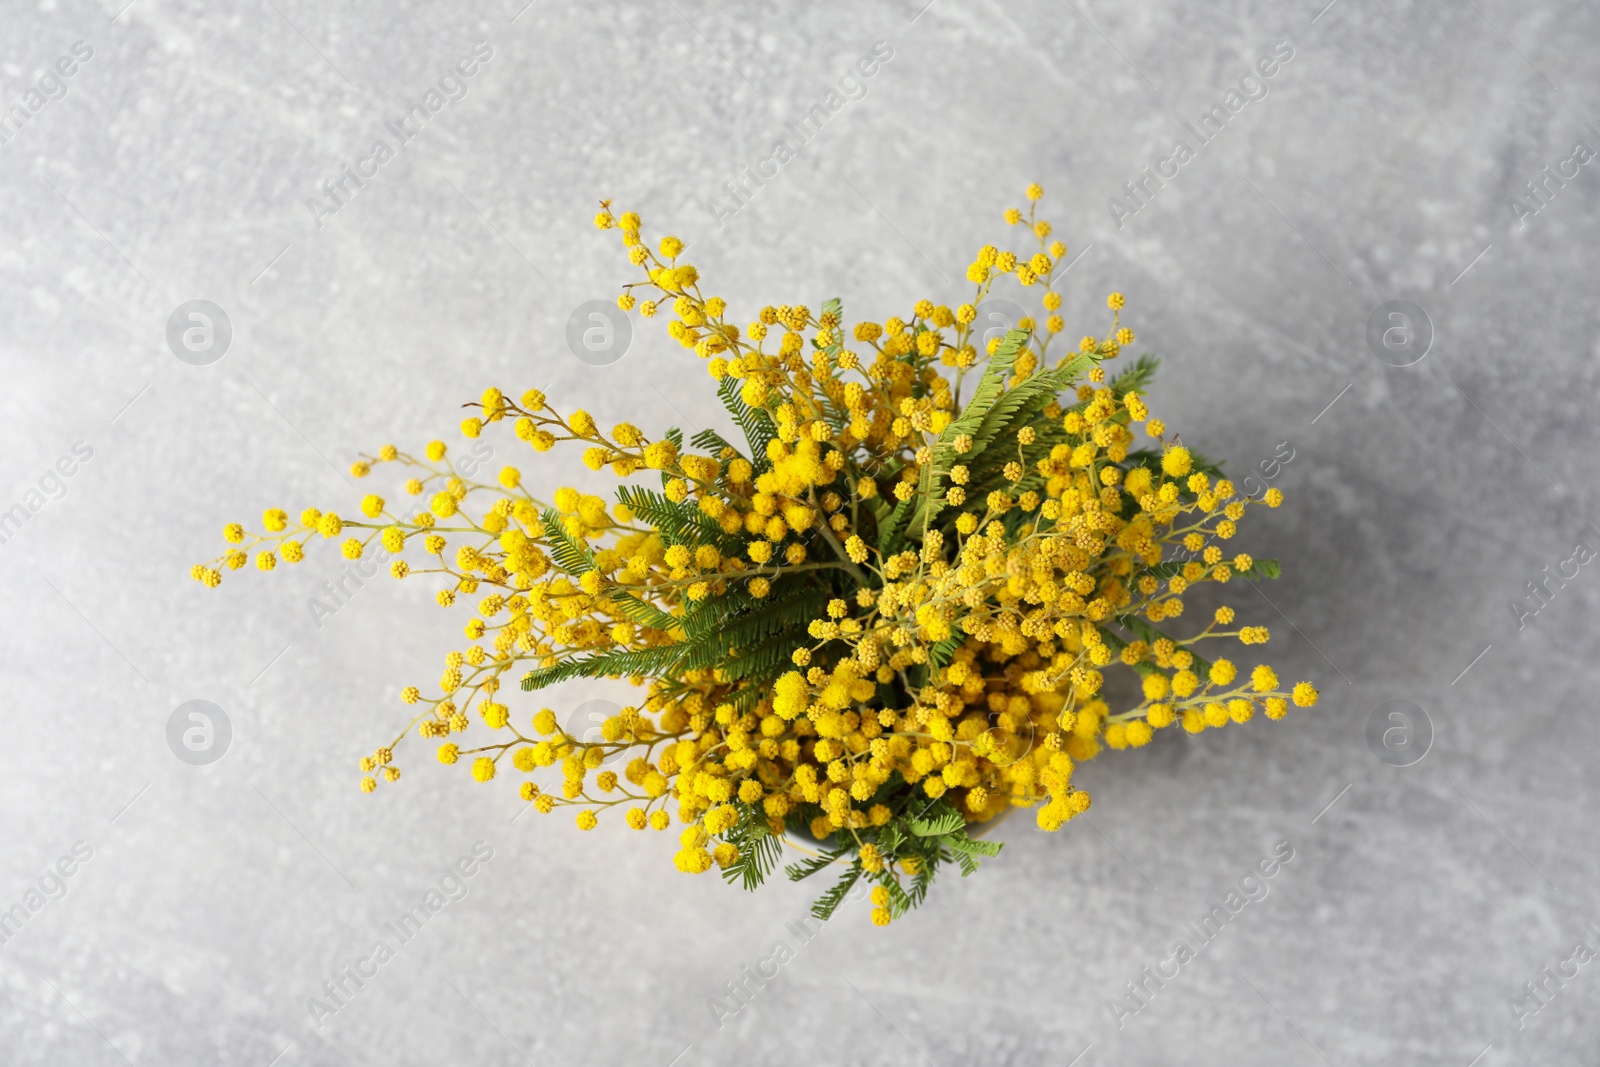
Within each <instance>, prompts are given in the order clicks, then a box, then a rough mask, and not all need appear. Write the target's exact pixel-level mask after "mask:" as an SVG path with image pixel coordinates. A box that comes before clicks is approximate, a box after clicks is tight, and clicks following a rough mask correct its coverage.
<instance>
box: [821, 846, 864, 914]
mask: <svg viewBox="0 0 1600 1067" xmlns="http://www.w3.org/2000/svg"><path fill="white" fill-rule="evenodd" d="M860 880H861V861H860V860H857V861H856V862H855V863H853V864H851V866H850V869H849V870H848V871H845V872H844V876H843V877H842V878H840V879H839V880H838V881H837V882H835V883H834V884H833V887H832V888H830V889H829V890H828V891H827V892H826V893H824V894H822V896H820V897H818V898H817V900H816V903H814V904H812V905H811V914H812V915H815V916H816V917H817V918H819V919H821V920H823V921H824V922H826V921H827V920H829V919H831V918H833V913H834V912H836V911H838V910H839V905H840V904H843V903H844V898H845V895H846V894H848V893H849V892H850V890H851V889H852V888H853V887H854V886H855V884H856V883H857V882H858V881H860Z"/></svg>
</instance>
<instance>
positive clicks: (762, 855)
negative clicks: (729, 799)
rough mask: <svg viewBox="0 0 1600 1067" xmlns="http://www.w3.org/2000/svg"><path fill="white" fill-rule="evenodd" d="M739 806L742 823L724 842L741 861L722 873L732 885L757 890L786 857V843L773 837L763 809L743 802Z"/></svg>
mask: <svg viewBox="0 0 1600 1067" xmlns="http://www.w3.org/2000/svg"><path fill="white" fill-rule="evenodd" d="M735 803H736V806H737V807H738V809H739V821H738V823H737V824H735V825H734V827H733V828H732V829H730V830H728V831H727V832H726V833H724V834H723V838H724V839H725V840H726V841H728V843H729V844H731V845H733V846H734V847H735V848H737V849H738V850H739V858H738V859H737V860H735V861H734V862H732V863H730V864H729V865H728V866H726V867H724V868H723V869H722V877H723V879H724V880H726V881H727V882H728V883H729V884H732V883H733V882H735V881H737V882H739V883H740V884H741V885H742V886H744V888H745V889H750V890H753V889H755V888H757V887H758V886H760V885H761V883H762V882H764V881H765V880H766V877H767V875H769V874H771V873H772V872H773V870H774V869H776V868H777V866H778V860H779V859H781V858H782V857H783V840H782V839H781V838H778V837H774V836H773V834H772V831H771V830H769V829H768V828H767V822H766V819H765V817H764V816H762V814H761V811H760V809H759V808H756V807H752V806H751V805H749V804H746V803H744V802H742V801H737V802H735Z"/></svg>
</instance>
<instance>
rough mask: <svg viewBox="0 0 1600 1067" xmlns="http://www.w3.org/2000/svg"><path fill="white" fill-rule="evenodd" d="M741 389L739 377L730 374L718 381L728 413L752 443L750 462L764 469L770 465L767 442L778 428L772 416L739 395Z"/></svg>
mask: <svg viewBox="0 0 1600 1067" xmlns="http://www.w3.org/2000/svg"><path fill="white" fill-rule="evenodd" d="M739 389H740V384H739V379H737V378H735V377H733V376H732V375H729V376H728V377H726V378H724V379H722V381H720V382H718V383H717V398H718V399H720V400H721V401H722V406H723V407H725V408H727V409H728V414H729V415H731V416H733V421H734V423H735V424H736V425H737V426H738V427H739V429H740V430H742V431H744V439H745V440H746V441H748V442H749V443H750V462H751V463H753V464H755V468H756V470H757V471H763V470H765V469H766V468H767V467H768V466H769V464H768V462H767V442H768V441H771V440H772V439H773V438H774V437H777V436H778V428H777V427H776V426H774V425H773V423H772V416H770V415H768V414H767V413H766V412H765V411H763V410H761V409H760V408H752V407H751V406H750V405H749V404H746V403H745V402H744V398H743V397H742V396H740V395H739Z"/></svg>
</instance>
